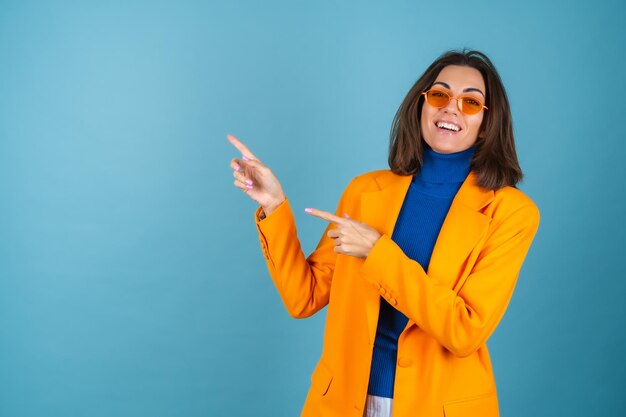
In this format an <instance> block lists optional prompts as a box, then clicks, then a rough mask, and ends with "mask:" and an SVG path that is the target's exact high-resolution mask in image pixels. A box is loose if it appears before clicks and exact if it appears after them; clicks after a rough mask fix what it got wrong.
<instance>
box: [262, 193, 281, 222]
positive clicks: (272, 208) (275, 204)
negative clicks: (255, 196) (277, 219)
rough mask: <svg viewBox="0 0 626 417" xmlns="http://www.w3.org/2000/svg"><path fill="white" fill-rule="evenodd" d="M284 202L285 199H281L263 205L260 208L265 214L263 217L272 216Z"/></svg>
mask: <svg viewBox="0 0 626 417" xmlns="http://www.w3.org/2000/svg"><path fill="white" fill-rule="evenodd" d="M285 200H286V198H285V197H283V198H282V199H279V200H277V201H275V202H273V203H271V204H267V205H263V206H262V208H263V213H264V214H265V217H267V216H269V215H270V214H272V213H273V212H274V211H275V210H276V209H277V208H278V207H279V206H280V205H281V204H283V202H284V201H285Z"/></svg>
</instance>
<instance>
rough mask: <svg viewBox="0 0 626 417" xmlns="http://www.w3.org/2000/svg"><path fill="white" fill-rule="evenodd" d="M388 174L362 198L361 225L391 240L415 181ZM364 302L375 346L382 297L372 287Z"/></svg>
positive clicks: (371, 337)
mask: <svg viewBox="0 0 626 417" xmlns="http://www.w3.org/2000/svg"><path fill="white" fill-rule="evenodd" d="M385 174H386V175H381V176H380V177H378V178H376V184H377V186H378V187H379V189H378V190H377V191H371V192H365V193H363V194H362V195H361V221H362V222H363V223H365V224H367V225H368V226H371V227H373V228H374V229H376V230H377V231H378V232H379V233H381V234H384V235H387V236H391V234H392V233H393V228H394V227H395V225H396V220H397V219H398V215H399V214H400V209H401V208H402V203H403V202H404V197H405V196H406V193H407V191H408V189H409V185H411V179H412V178H413V177H411V176H410V175H408V176H406V175H405V176H401V175H395V174H393V173H391V172H388V171H387V172H386V173H385ZM365 298H366V299H365V310H366V311H365V313H366V315H367V324H368V327H369V336H370V342H371V343H372V344H373V343H374V339H375V338H376V328H377V327H378V313H379V310H380V295H379V294H378V291H376V290H374V288H373V287H372V288H371V291H365Z"/></svg>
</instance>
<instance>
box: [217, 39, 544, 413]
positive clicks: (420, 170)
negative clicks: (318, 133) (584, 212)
mask: <svg viewBox="0 0 626 417" xmlns="http://www.w3.org/2000/svg"><path fill="white" fill-rule="evenodd" d="M229 140H230V141H231V143H232V144H233V145H234V146H235V147H236V148H237V149H238V150H239V151H241V153H242V155H243V157H242V160H238V159H233V160H232V161H231V166H232V168H233V169H234V176H235V186H237V187H238V188H240V189H242V190H243V191H244V192H245V193H247V194H248V196H250V197H251V198H252V199H253V200H255V201H256V202H258V203H259V204H260V206H261V207H260V208H259V209H258V210H257V213H256V222H257V227H258V230H259V236H260V240H261V246H262V248H263V253H264V256H265V258H266V260H267V265H268V268H269V271H270V275H271V277H272V279H273V281H274V283H275V285H276V287H277V289H278V291H279V293H280V295H281V297H282V299H283V301H284V303H285V306H286V307H287V310H288V311H289V313H290V314H291V315H292V316H294V317H308V316H310V315H312V314H314V313H316V312H317V311H319V310H320V309H321V308H323V307H324V306H326V305H328V312H327V318H326V328H325V335H324V348H323V352H322V357H321V359H320V361H319V363H318V365H317V367H316V369H315V371H314V373H313V376H312V386H311V389H310V391H309V394H308V396H307V400H306V403H305V406H304V409H303V412H302V415H303V416H305V417H308V416H311V417H313V416H337V417H339V416H341V417H345V416H355V417H361V416H377V417H378V416H390V415H391V410H392V409H393V415H394V417H398V416H400V417H404V416H406V417H408V416H412V417H413V416H446V417H455V416H464V417H468V416H480V417H490V416H498V415H499V412H498V402H497V396H496V387H495V381H494V377H493V372H492V368H491V362H490V359H489V354H488V352H487V346H486V344H485V343H486V341H487V339H488V338H489V336H490V335H491V334H492V332H493V331H494V329H495V328H496V326H497V324H498V322H499V321H500V319H501V317H502V315H503V314H504V311H505V309H506V307H507V304H508V302H509V300H510V298H511V295H512V293H513V289H514V286H515V282H516V280H517V276H518V273H519V270H520V268H521V265H522V262H523V260H524V257H525V256H526V252H527V251H528V248H529V246H530V244H531V241H532V239H533V237H534V235H535V232H536V230H537V227H538V224H539V212H538V210H537V207H536V206H535V205H534V204H533V202H532V201H531V200H530V199H529V198H528V197H527V196H526V195H524V194H523V193H522V192H521V191H519V190H518V189H516V188H515V185H516V183H517V182H518V181H519V180H520V179H521V176H522V173H521V169H520V167H519V165H518V162H517V156H516V152H515V146H514V139H513V131H512V126H511V115H510V110H509V104H508V100H507V97H506V93H505V90H504V87H503V85H502V82H501V80H500V77H499V75H498V73H497V72H496V69H495V68H494V66H493V64H492V63H491V61H490V60H489V59H488V58H487V57H486V56H485V55H484V54H482V53H480V52H477V51H463V52H454V51H452V52H448V53H446V54H444V55H442V56H441V57H439V58H438V59H437V60H436V61H435V62H434V63H433V64H432V65H431V66H430V67H429V68H428V69H427V70H426V72H425V73H424V74H423V75H422V76H421V77H420V79H419V80H418V81H417V82H416V83H415V85H414V86H413V87H412V88H411V90H410V91H409V93H408V94H407V96H406V98H405V100H404V102H403V103H402V105H401V106H400V109H399V110H398V113H397V114H396V117H395V119H394V123H393V128H392V133H391V146H390V153H389V165H390V168H391V170H384V171H375V172H370V173H367V174H364V175H361V176H359V177H357V178H355V179H354V180H353V181H352V182H351V183H350V185H349V186H348V187H347V189H346V190H345V192H344V193H343V195H342V197H341V200H340V202H339V206H338V208H337V212H336V215H333V214H331V213H326V212H323V211H320V210H315V209H306V211H307V212H308V213H310V214H312V215H314V216H318V217H320V218H322V219H325V220H327V221H328V222H329V226H328V228H327V231H326V233H325V235H324V236H323V237H322V239H321V241H320V243H319V245H318V247H317V249H316V250H315V251H314V252H313V253H312V254H311V255H310V256H309V257H308V258H305V256H304V254H303V253H302V250H301V248H300V243H299V241H298V238H297V235H296V227H295V222H294V218H293V214H292V211H291V208H290V206H289V201H288V200H287V199H286V197H285V194H284V193H283V190H282V188H281V186H280V183H279V182H278V180H277V179H276V177H275V176H274V175H273V174H272V172H271V170H270V169H269V168H267V167H266V166H264V165H263V164H262V163H261V162H260V161H259V160H258V159H257V158H256V157H255V156H254V155H253V154H252V153H251V152H250V151H249V150H248V149H247V148H246V147H245V146H244V145H243V144H242V143H241V142H239V141H238V140H237V139H236V138H234V137H232V136H229Z"/></svg>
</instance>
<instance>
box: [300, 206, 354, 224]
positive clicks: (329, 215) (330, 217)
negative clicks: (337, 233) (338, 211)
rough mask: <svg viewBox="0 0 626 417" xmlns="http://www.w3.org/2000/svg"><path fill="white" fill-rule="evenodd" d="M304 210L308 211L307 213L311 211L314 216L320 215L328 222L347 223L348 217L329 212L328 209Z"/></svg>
mask: <svg viewBox="0 0 626 417" xmlns="http://www.w3.org/2000/svg"><path fill="white" fill-rule="evenodd" d="M304 211H306V212H307V213H309V214H310V215H312V216H315V217H319V218H320V219H324V220H326V221H328V222H331V223H333V224H344V223H346V220H347V219H344V218H341V217H339V216H335V215H334V214H332V213H329V212H327V211H322V210H318V209H314V208H306V209H304Z"/></svg>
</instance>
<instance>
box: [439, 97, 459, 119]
mask: <svg viewBox="0 0 626 417" xmlns="http://www.w3.org/2000/svg"><path fill="white" fill-rule="evenodd" d="M457 100H458V99H456V98H454V97H452V98H451V99H450V101H448V104H447V105H446V106H445V107H444V108H443V111H444V112H446V113H452V114H456V115H458V112H459V106H458V102H457Z"/></svg>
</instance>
